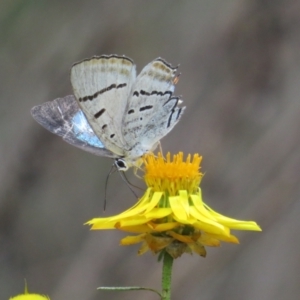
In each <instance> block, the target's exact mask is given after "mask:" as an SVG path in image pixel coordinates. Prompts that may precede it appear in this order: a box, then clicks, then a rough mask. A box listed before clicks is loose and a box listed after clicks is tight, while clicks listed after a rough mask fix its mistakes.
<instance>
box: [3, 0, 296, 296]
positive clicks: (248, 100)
mask: <svg viewBox="0 0 300 300" xmlns="http://www.w3.org/2000/svg"><path fill="white" fill-rule="evenodd" d="M299 29H300V1H297V0H285V1H283V0H222V1H221V0H201V1H200V0H199V1H179V0H178V1H171V0H165V1H159V0H152V1H146V0H143V1H137V0H136V1H134V0H128V1H127V0H126V1H116V0H103V1H99V0H98V1H96V0H95V1H94V0H87V1H81V0H72V1H71V0H68V1H58V0H52V1H46V0H40V1H30V0H26V1H22V0H18V1H17V0H1V3H0V107H1V110H0V116H1V118H0V135H1V139H0V299H3V300H5V299H9V297H10V296H13V295H16V294H18V293H22V292H23V291H24V278H26V280H27V282H28V287H29V291H31V292H37V293H42V294H47V295H49V296H50V298H51V299H53V300H73V299H80V300H96V299H137V298H143V299H157V297H156V295H154V294H152V293H150V292H128V293H112V292H111V293H110V292H100V291H97V290H96V288H97V287H98V286H130V285H140V286H150V287H154V288H158V289H159V288H160V281H161V264H160V263H157V262H156V257H154V256H153V255H152V254H150V253H147V254H145V255H143V256H141V257H138V256H137V254H136V253H137V250H138V247H139V246H131V247H120V246H119V240H120V239H121V238H122V237H124V236H125V235H126V234H124V233H121V232H117V231H93V232H91V231H89V227H88V226H83V223H85V222H86V221H87V220H89V219H91V218H93V217H97V216H109V215H112V214H115V213H118V212H121V211H122V210H123V209H125V208H128V207H130V206H131V205H133V203H134V202H135V198H134V197H133V195H132V194H131V192H130V191H129V190H128V188H127V187H126V185H125V184H124V183H123V182H122V180H121V178H120V177H119V176H118V175H117V174H115V175H113V176H111V177H110V181H109V185H108V189H107V195H108V200H109V202H108V206H107V211H106V212H105V213H103V200H104V182H105V178H106V176H107V174H108V172H109V170H110V167H111V164H112V161H111V160H110V159H107V158H101V157H96V156H93V155H91V154H89V153H85V152H84V151H81V150H79V149H76V148H75V147H72V146H70V145H68V144H67V143H65V142H63V141H62V140H61V139H60V138H59V137H57V136H55V135H53V134H51V133H49V132H47V131H46V130H45V129H43V128H42V127H41V126H40V125H38V124H37V123H36V122H35V121H34V120H33V119H32V117H31V115H30V109H31V107H32V106H34V105H37V104H41V103H43V102H46V101H50V100H53V99H55V98H57V97H62V96H65V95H68V94H71V93H72V90H71V85H70V80H69V70H70V67H71V65H72V64H73V63H74V62H76V61H79V60H82V59H84V58H87V57H90V56H93V55H101V54H112V53H114V54H119V55H123V54H124V55H126V56H129V57H130V58H132V59H133V60H134V62H135V63H136V64H137V70H138V71H140V70H141V69H142V67H144V66H145V65H146V64H147V63H148V62H150V61H151V60H153V59H154V58H156V57H159V56H160V57H163V58H164V59H166V60H167V61H168V62H170V63H172V64H173V65H177V64H180V72H181V73H182V75H181V77H180V81H179V83H178V85H177V87H176V91H175V94H177V95H182V98H183V100H184V104H185V105H186V106H187V109H186V111H185V113H184V115H183V117H182V119H181V121H180V122H179V124H178V125H177V126H176V127H175V128H174V130H173V131H172V132H171V133H170V134H168V136H167V137H165V138H164V139H163V141H162V147H163V150H164V152H167V151H171V152H172V153H176V152H178V151H184V152H185V153H195V152H198V153H200V154H201V155H203V157H204V158H203V164H202V171H204V172H205V176H204V178H203V181H202V189H203V195H204V200H205V201H206V203H208V205H210V206H211V207H212V208H214V209H215V210H217V211H219V212H220V213H222V214H224V215H228V216H231V217H233V218H236V219H244V220H255V221H256V222H257V223H258V224H260V225H261V227H262V229H263V232H262V233H258V232H233V233H234V234H235V235H236V236H237V237H238V238H239V239H240V245H233V244H222V247H220V248H207V252H208V253H207V257H206V258H202V257H199V256H197V255H193V256H190V255H183V256H182V257H181V258H180V259H177V260H176V261H175V263H174V272H173V281H172V287H173V297H172V299H174V300H175V299H186V300H193V299H205V300H212V299H223V300H227V299H228V300H229V299H243V300H250V299H251V300H252V299H260V300H264V299H272V300H275V299H276V300H279V299H299V294H300V284H299V270H300V239H299V233H298V229H299V227H300V217H299V215H300V202H299V197H300V175H299V174H300V151H299V147H300V130H299V128H300V101H299V95H300V51H299V47H300V35H299V31H300V30H299ZM128 176H129V178H130V180H131V181H133V182H137V183H138V184H141V182H139V181H138V180H137V179H136V178H135V177H134V175H133V174H132V172H129V173H128Z"/></svg>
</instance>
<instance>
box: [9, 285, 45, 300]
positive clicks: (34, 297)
mask: <svg viewBox="0 0 300 300" xmlns="http://www.w3.org/2000/svg"><path fill="white" fill-rule="evenodd" d="M9 300H50V298H49V297H47V296H44V295H39V294H31V293H28V290H27V284H26V282H25V292H24V294H20V295H17V296H14V297H11V298H9Z"/></svg>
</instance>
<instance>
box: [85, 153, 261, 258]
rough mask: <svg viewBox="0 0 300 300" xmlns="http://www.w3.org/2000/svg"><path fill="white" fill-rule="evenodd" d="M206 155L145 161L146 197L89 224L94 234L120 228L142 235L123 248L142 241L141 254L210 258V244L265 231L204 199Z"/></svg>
mask: <svg viewBox="0 0 300 300" xmlns="http://www.w3.org/2000/svg"><path fill="white" fill-rule="evenodd" d="M201 160H202V157H201V156H199V155H198V154H194V156H193V158H191V156H190V155H188V157H187V158H186V160H185V161H184V160H183V153H182V152H180V153H179V154H177V155H174V156H173V159H171V155H170V153H168V154H167V157H166V159H164V158H163V157H162V155H161V154H160V153H159V154H158V156H157V157H155V156H154V155H153V154H148V155H145V156H144V158H143V162H144V170H145V176H144V179H145V182H146V184H147V186H148V188H147V190H146V192H145V194H144V196H143V197H142V198H141V199H140V200H139V201H138V202H137V203H136V204H135V205H134V206H133V207H131V208H130V209H128V210H126V211H124V212H122V213H120V214H119V215H116V216H112V217H108V218H95V219H92V220H90V221H88V222H87V224H89V225H91V229H93V230H97V229H98V230H101V229H119V230H124V231H127V232H132V233H138V235H135V236H127V237H125V238H123V239H122V240H121V245H131V244H136V243H140V242H142V246H141V248H140V249H139V254H143V253H145V252H146V251H147V250H151V251H152V252H154V253H159V252H161V251H167V252H168V253H169V254H170V255H171V256H172V257H173V258H177V257H179V256H180V255H181V254H182V253H184V252H187V253H192V252H195V253H197V254H199V255H201V256H205V255H206V250H205V246H212V247H215V246H219V245H220V241H223V242H230V243H236V244H237V243H239V241H238V239H237V238H236V237H235V236H234V235H232V234H231V232H230V230H231V229H235V230H254V231H261V229H260V227H259V226H258V225H257V224H256V223H255V222H253V221H240V220H235V219H231V218H228V217H225V216H223V215H221V214H219V213H217V212H216V211H214V210H212V209H211V208H210V207H209V206H208V205H207V204H205V203H204V202H203V200H202V193H201V189H200V187H199V184H200V182H201V179H202V177H203V174H202V173H201V172H200V171H199V169H200V163H201Z"/></svg>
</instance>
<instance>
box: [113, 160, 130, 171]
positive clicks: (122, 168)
mask: <svg viewBox="0 0 300 300" xmlns="http://www.w3.org/2000/svg"><path fill="white" fill-rule="evenodd" d="M115 165H116V166H117V168H118V170H119V171H127V170H128V166H127V164H126V162H125V160H124V159H122V158H117V159H116V160H115Z"/></svg>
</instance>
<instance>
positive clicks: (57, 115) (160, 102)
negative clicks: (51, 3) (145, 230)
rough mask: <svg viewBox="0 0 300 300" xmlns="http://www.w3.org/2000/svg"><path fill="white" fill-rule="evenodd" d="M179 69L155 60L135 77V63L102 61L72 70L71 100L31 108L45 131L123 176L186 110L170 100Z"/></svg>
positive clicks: (120, 58)
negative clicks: (108, 162) (107, 161)
mask: <svg viewBox="0 0 300 300" xmlns="http://www.w3.org/2000/svg"><path fill="white" fill-rule="evenodd" d="M176 70H177V68H174V67H172V66H171V65H169V64H168V63H166V62H165V61H164V60H163V59H161V58H158V59H156V60H154V61H152V62H151V63H149V64H148V65H146V66H145V67H144V69H143V70H142V71H141V73H140V74H139V75H138V76H137V77H136V69H135V65H134V64H133V61H132V60H131V59H129V58H127V57H125V56H117V55H103V56H98V57H92V58H90V59H86V60H83V61H81V62H79V63H76V64H74V65H73V67H72V69H71V83H72V87H73V91H74V96H73V95H70V96H66V97H64V98H59V99H56V100H53V101H51V102H46V103H44V104H42V105H38V106H35V107H33V108H32V111H31V112H32V115H33V117H34V119H35V120H36V121H37V122H38V123H40V124H41V125H42V126H44V127H45V128H46V129H48V130H49V131H51V132H53V133H55V134H57V135H59V136H62V138H63V139H64V140H65V141H66V142H68V143H70V144H72V145H74V146H76V147H79V148H81V149H84V150H86V151H89V152H91V153H93V154H96V155H100V156H106V157H112V158H115V159H116V160H117V162H120V164H117V166H118V168H119V169H121V170H126V169H127V168H129V167H131V166H135V165H137V161H138V160H139V159H140V157H141V156H142V155H143V154H145V153H147V152H149V151H153V150H155V148H156V147H157V145H158V143H159V140H160V139H161V138H162V137H164V136H165V135H166V134H167V133H168V132H169V131H170V130H172V128H173V127H174V126H175V124H176V123H177V122H178V120H179V118H180V116H181V114H182V112H183V111H184V109H185V108H184V107H182V108H181V107H179V106H178V104H179V103H180V102H181V101H180V100H179V98H178V97H174V96H173V92H174V85H175V83H176V81H177V80H176V79H177V78H178V76H177V75H176Z"/></svg>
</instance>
